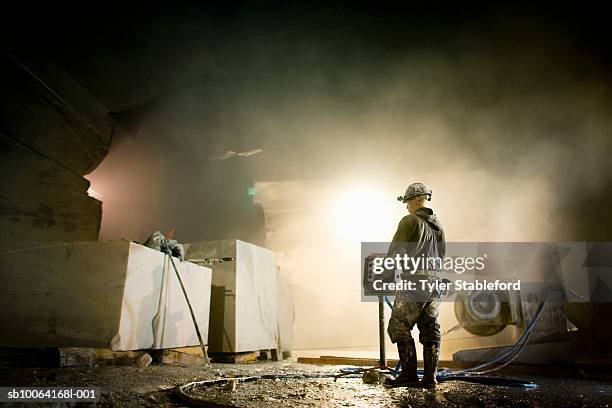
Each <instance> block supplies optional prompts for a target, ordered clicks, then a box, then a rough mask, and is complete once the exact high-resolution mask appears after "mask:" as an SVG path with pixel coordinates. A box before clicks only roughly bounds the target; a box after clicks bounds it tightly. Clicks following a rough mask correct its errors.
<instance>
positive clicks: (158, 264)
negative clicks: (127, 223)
mask: <svg viewBox="0 0 612 408" xmlns="http://www.w3.org/2000/svg"><path fill="white" fill-rule="evenodd" d="M174 262H175V265H176V267H177V268H178V271H179V273H180V275H181V278H182V279H183V282H184V284H185V287H186V290H187V293H188V295H189V298H190V301H191V305H192V307H193V309H194V313H195V315H196V320H197V322H198V325H199V328H200V332H201V334H202V337H203V340H204V342H206V340H207V337H208V319H209V308H210V287H211V286H210V285H211V270H210V268H206V267H202V266H198V265H195V264H192V263H189V262H180V261H179V260H178V259H176V258H174ZM0 299H2V306H3V313H2V316H1V317H0V322H1V323H0V324H1V325H2V331H1V332H0V346H3V347H97V348H104V347H110V348H111V349H112V350H115V351H117V350H124V351H125V350H139V349H149V348H172V347H186V346H195V345H199V341H198V338H197V336H196V332H195V328H194V325H193V321H192V319H191V316H190V314H189V310H188V308H187V303H186V301H185V297H184V296H183V293H182V291H181V288H180V286H179V284H178V281H177V278H176V274H175V272H174V270H173V269H172V265H170V258H168V257H167V256H165V255H164V254H163V253H161V252H158V251H154V250H152V249H150V248H146V247H144V246H142V245H139V244H136V243H132V242H79V243H41V244H28V245H24V246H22V247H16V248H12V249H11V250H9V251H5V252H3V253H2V254H1V255H0Z"/></svg>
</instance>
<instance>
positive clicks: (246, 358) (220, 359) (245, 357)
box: [208, 351, 259, 364]
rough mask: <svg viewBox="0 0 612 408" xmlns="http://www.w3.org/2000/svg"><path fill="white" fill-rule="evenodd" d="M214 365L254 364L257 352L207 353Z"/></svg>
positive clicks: (257, 355)
mask: <svg viewBox="0 0 612 408" xmlns="http://www.w3.org/2000/svg"><path fill="white" fill-rule="evenodd" d="M208 356H209V357H210V359H211V361H213V362H214V363H226V364H244V363H255V362H257V358H258V357H259V352H256V351H250V352H245V353H208Z"/></svg>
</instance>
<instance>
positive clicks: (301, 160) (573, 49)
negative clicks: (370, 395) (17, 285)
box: [88, 17, 612, 353]
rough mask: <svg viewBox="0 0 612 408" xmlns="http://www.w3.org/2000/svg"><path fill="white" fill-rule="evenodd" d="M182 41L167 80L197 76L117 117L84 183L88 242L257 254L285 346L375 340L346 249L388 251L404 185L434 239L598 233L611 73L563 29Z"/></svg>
mask: <svg viewBox="0 0 612 408" xmlns="http://www.w3.org/2000/svg"><path fill="white" fill-rule="evenodd" d="M184 35H185V36H188V35H189V34H188V33H185V34H184ZM185 43H186V44H190V45H189V46H190V47H193V48H190V49H189V50H190V52H184V53H183V54H185V56H184V57H183V58H182V59H179V60H178V61H176V65H177V66H178V67H179V70H180V69H185V70H189V72H195V71H198V69H200V70H201V73H202V75H201V77H200V78H199V79H198V80H195V81H193V82H191V83H189V84H187V85H185V86H179V87H176V88H174V89H171V90H169V91H167V92H164V93H162V94H160V95H159V96H158V97H157V98H156V99H155V100H154V101H152V102H149V103H148V104H146V105H144V106H141V107H138V108H135V109H134V110H133V112H132V113H133V115H134V116H135V117H137V126H136V127H135V128H133V129H132V134H131V135H123V136H120V137H119V136H118V137H117V138H116V139H115V141H114V145H113V147H112V150H111V153H110V154H109V156H108V157H107V158H106V159H105V161H104V162H103V163H102V165H101V166H100V167H99V168H98V169H96V170H95V171H94V172H93V173H92V174H91V175H90V176H89V177H88V178H90V180H92V187H93V188H94V189H95V190H96V191H97V192H99V193H100V194H101V195H102V201H103V203H104V204H103V219H102V230H101V235H100V239H119V238H121V237H125V238H128V239H134V240H144V239H145V238H146V237H147V235H148V234H150V233H151V232H152V231H153V230H156V229H160V230H165V229H169V228H176V229H177V238H178V239H179V240H183V241H186V242H189V241H198V240H209V239H223V238H238V239H243V240H248V241H251V242H254V243H257V244H259V245H264V246H267V247H270V248H271V249H274V250H275V251H277V252H278V254H279V265H280V267H281V275H282V276H283V278H284V279H286V280H287V281H288V282H290V283H291V285H292V286H291V287H292V290H293V296H294V299H295V338H296V343H295V344H294V347H295V348H297V349H301V348H303V349H306V348H321V349H325V348H338V347H345V348H354V349H364V348H366V346H367V347H373V346H375V345H376V343H377V332H376V306H375V305H373V304H361V303H360V301H359V299H360V297H359V259H358V254H359V243H360V242H361V241H386V240H390V239H391V237H392V235H393V233H394V231H395V227H396V225H397V223H398V222H399V220H400V218H401V217H402V216H403V215H405V213H406V210H405V209H404V208H403V206H402V205H401V204H400V203H398V202H397V201H396V200H395V197H397V196H398V195H401V194H402V193H403V191H404V189H405V188H406V186H407V185H408V184H410V183H412V182H414V181H421V182H425V183H426V184H427V185H428V186H429V187H430V188H431V189H432V190H433V192H434V194H433V200H432V202H431V205H432V207H433V208H434V210H435V211H436V213H437V214H438V216H439V218H440V219H441V221H442V222H443V224H444V226H445V229H446V235H447V239H448V240H449V241H564V240H565V241H576V240H610V238H611V237H610V232H609V231H610V230H611V229H610V226H611V225H612V215H610V212H609V211H607V207H608V206H609V202H610V198H612V187H611V186H612V184H611V180H610V178H611V177H612V162H611V161H610V160H609V158H608V155H609V152H610V151H612V137H611V136H612V135H611V129H612V126H611V123H610V121H611V119H610V115H609V113H610V107H611V95H610V85H611V81H610V74H609V70H608V68H607V67H606V65H605V64H604V63H603V62H602V61H601V60H600V59H598V57H597V56H596V55H591V54H589V53H588V52H584V51H583V50H582V49H581V48H580V44H579V43H578V42H577V40H576V39H575V38H574V37H573V36H572V35H570V33H568V32H567V31H566V30H564V29H563V27H562V26H559V25H556V24H553V23H550V22H548V21H544V20H540V19H537V18H527V17H507V18H497V19H490V20H486V21H469V22H466V23H465V24H457V25H454V26H452V27H451V28H448V27H446V28H444V29H442V28H437V27H436V26H435V25H430V24H428V23H426V22H421V23H419V24H406V25H403V24H398V23H394V24H389V25H386V24H384V22H379V21H377V20H375V21H373V22H372V21H370V22H367V23H363V24H361V23H360V24H347V25H346V26H341V27H338V28H337V29H333V30H310V31H309V30H304V31H299V30H298V31H292V32H281V33H274V32H273V33H272V34H269V35H263V36H253V37H248V36H247V37H245V38H240V39H237V40H234V41H232V42H230V43H228V44H226V45H225V46H223V47H221V46H220V45H217V46H216V47H214V49H213V50H211V49H210V48H207V46H205V45H202V44H200V45H198V46H195V45H193V44H194V41H193V39H191V41H185ZM195 43H196V44H199V43H197V41H196V42H195ZM210 55H213V56H214V58H213V57H210ZM179 72H180V71H179ZM160 75H161V74H160ZM125 126H126V127H127V125H125ZM256 149H261V150H262V151H261V152H260V153H257V154H254V155H252V156H249V157H241V156H233V157H229V158H226V159H219V157H222V156H223V155H224V154H225V153H226V152H228V151H230V152H238V153H239V152H248V151H253V150H256ZM249 188H254V191H255V197H254V198H253V196H252V195H250V194H249V192H251V193H252V191H253V190H249ZM315 324H316V327H317V330H313V325H315ZM441 324H442V330H444V329H446V327H444V324H445V321H444V320H442V322H441ZM443 353H444V350H443Z"/></svg>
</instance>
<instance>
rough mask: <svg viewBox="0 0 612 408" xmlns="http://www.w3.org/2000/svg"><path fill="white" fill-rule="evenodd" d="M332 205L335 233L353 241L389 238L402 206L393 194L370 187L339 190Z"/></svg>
mask: <svg viewBox="0 0 612 408" xmlns="http://www.w3.org/2000/svg"><path fill="white" fill-rule="evenodd" d="M331 208H332V211H331V217H330V218H331V221H330V222H331V224H332V226H333V231H334V233H335V234H336V236H337V238H338V239H340V240H343V241H347V242H349V243H351V244H352V243H355V242H367V241H370V242H377V241H378V242H382V241H390V240H391V238H393V233H394V232H395V227H396V226H397V223H398V222H399V219H400V218H401V217H400V218H398V214H400V215H401V214H402V209H403V207H402V206H401V205H400V206H398V203H397V201H396V200H394V196H393V195H392V194H388V193H385V192H382V191H380V190H377V189H367V188H358V189H354V190H348V191H345V192H343V193H340V194H339V196H337V197H333V199H332V205H331ZM403 212H405V210H404V211H403Z"/></svg>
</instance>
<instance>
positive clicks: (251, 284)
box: [184, 240, 278, 353]
mask: <svg viewBox="0 0 612 408" xmlns="http://www.w3.org/2000/svg"><path fill="white" fill-rule="evenodd" d="M184 246H185V253H186V259H187V260H190V259H194V260H197V261H198V262H201V263H202V264H208V265H212V266H211V267H212V271H213V272H212V294H211V316H210V332H209V342H208V344H209V348H208V350H209V352H212V353H238V352H247V351H255V350H264V349H276V348H278V290H277V285H278V281H277V273H276V257H275V255H274V252H272V251H270V250H268V249H265V248H261V247H259V246H257V245H253V244H250V243H247V242H243V241H239V240H223V241H204V242H196V243H190V244H184ZM205 260H208V262H207V261H205Z"/></svg>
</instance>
